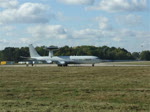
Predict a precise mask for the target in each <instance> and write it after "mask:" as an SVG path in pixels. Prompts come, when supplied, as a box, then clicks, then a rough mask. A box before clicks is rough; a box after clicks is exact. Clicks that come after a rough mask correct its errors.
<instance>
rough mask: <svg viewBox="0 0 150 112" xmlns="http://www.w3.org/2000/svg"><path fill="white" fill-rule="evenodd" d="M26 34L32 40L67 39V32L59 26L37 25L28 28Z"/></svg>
mask: <svg viewBox="0 0 150 112" xmlns="http://www.w3.org/2000/svg"><path fill="white" fill-rule="evenodd" d="M27 31H28V33H29V34H31V35H32V36H33V37H34V39H37V40H39V39H52V38H53V39H66V38H68V34H67V33H68V32H67V30H66V29H65V28H63V27H62V26H61V25H38V26H34V27H29V28H28V29H27Z"/></svg>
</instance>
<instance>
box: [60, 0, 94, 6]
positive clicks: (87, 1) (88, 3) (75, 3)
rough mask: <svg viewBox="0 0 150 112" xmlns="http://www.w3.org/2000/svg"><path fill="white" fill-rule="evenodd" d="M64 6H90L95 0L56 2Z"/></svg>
mask: <svg viewBox="0 0 150 112" xmlns="http://www.w3.org/2000/svg"><path fill="white" fill-rule="evenodd" d="M58 1H60V2H62V3H64V4H71V5H92V4H93V3H94V2H95V0H58Z"/></svg>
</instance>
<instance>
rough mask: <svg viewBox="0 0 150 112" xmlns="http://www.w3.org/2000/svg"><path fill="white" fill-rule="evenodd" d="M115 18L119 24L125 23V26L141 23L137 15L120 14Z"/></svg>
mask: <svg viewBox="0 0 150 112" xmlns="http://www.w3.org/2000/svg"><path fill="white" fill-rule="evenodd" d="M116 20H117V22H118V23H119V24H122V25H127V26H139V25H140V24H142V18H141V16H139V15H133V14H128V15H121V16H118V17H116Z"/></svg>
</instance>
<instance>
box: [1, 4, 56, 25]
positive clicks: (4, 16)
mask: <svg viewBox="0 0 150 112" xmlns="http://www.w3.org/2000/svg"><path fill="white" fill-rule="evenodd" d="M0 15H1V18H0V24H8V23H48V22H49V20H50V19H52V18H54V15H53V14H52V13H50V10H49V7H48V6H47V5H43V4H40V3H24V4H22V5H20V7H18V8H14V9H6V10H3V11H1V12H0Z"/></svg>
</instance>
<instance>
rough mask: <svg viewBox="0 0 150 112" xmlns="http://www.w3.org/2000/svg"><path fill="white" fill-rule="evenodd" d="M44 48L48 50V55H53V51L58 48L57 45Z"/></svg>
mask: <svg viewBox="0 0 150 112" xmlns="http://www.w3.org/2000/svg"><path fill="white" fill-rule="evenodd" d="M45 49H46V50H48V51H49V57H53V56H54V53H53V51H55V50H58V49H59V48H58V47H57V46H50V47H46V48H45Z"/></svg>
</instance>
